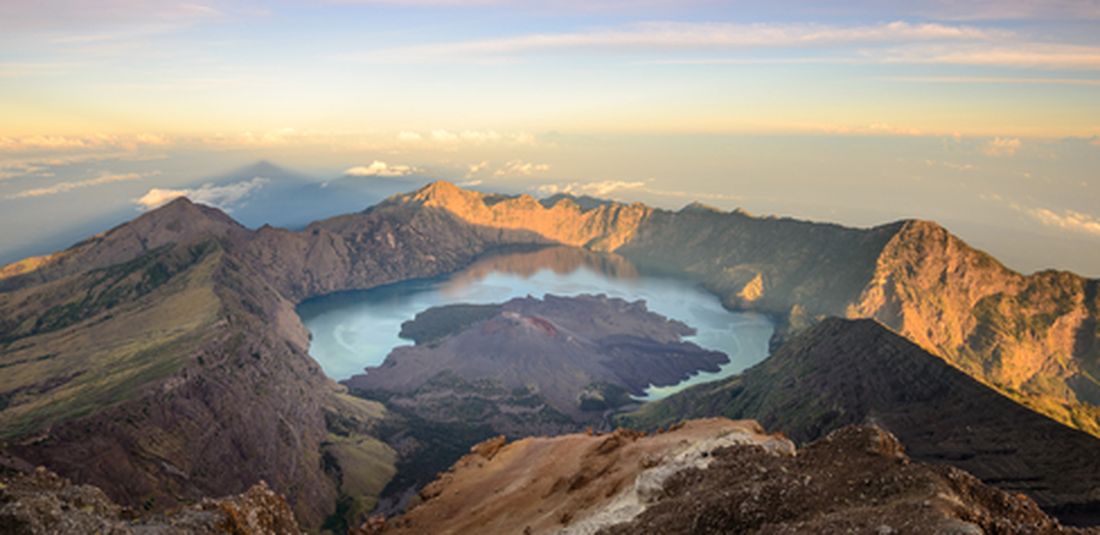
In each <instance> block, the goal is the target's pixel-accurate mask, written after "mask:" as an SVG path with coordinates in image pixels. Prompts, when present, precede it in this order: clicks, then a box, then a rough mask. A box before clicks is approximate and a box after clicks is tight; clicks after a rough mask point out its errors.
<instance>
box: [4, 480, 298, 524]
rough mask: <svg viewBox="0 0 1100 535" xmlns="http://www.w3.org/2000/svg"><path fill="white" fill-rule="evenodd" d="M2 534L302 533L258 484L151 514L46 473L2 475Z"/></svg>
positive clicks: (284, 508)
mask: <svg viewBox="0 0 1100 535" xmlns="http://www.w3.org/2000/svg"><path fill="white" fill-rule="evenodd" d="M0 532H3V533H10V534H12V535H52V534H55V533H65V534H73V535H76V534H92V533H98V534H103V535H128V534H132V533H156V534H163V535H175V534H178V535H184V534H188V535H204V534H210V535H216V534H226V533H240V534H249V535H297V534H298V533H301V530H300V529H299V527H298V523H297V521H295V519H294V513H293V512H291V510H290V506H288V505H287V503H286V500H285V499H283V497H282V496H279V495H278V494H276V493H274V492H272V491H271V489H269V488H268V486H267V484H266V483H264V482H262V481H261V482H259V483H257V484H256V485H254V486H252V487H251V488H249V489H248V490H247V491H245V492H244V493H242V494H240V495H237V496H230V497H226V498H220V499H209V498H207V499H203V500H201V501H200V502H198V503H196V504H193V505H189V506H187V507H183V508H179V509H175V510H172V511H170V512H169V513H168V514H162V515H150V514H147V513H141V512H139V511H135V510H133V509H128V508H124V507H120V506H119V505H117V504H115V503H114V502H112V501H111V500H110V498H108V497H107V495H106V494H104V493H103V491H102V490H100V489H98V488H96V487H93V486H90V485H73V484H72V483H71V482H69V481H68V480H66V479H63V478H61V477H59V476H58V475H57V474H54V473H52V472H49V471H47V470H45V469H42V468H40V469H38V470H35V471H33V472H29V473H18V472H13V473H6V474H2V475H0Z"/></svg>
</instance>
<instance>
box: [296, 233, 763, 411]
mask: <svg viewBox="0 0 1100 535" xmlns="http://www.w3.org/2000/svg"><path fill="white" fill-rule="evenodd" d="M598 293H603V294H607V295H609V296H612V297H619V298H622V299H627V300H630V301H635V300H638V299H643V300H645V302H646V304H647V305H648V307H649V309H650V310H652V311H654V312H657V313H658V314H661V315H664V316H667V317H669V318H673V319H677V320H680V321H682V322H684V323H687V324H688V325H690V326H692V327H694V328H695V329H696V330H697V331H698V332H697V334H696V335H695V336H692V337H690V338H688V339H689V340H690V341H693V342H695V343H696V344H699V345H700V346H702V347H705V348H708V349H714V350H718V351H722V352H723V353H725V354H727V355H728V356H729V357H730V362H729V363H728V364H726V365H724V366H723V367H722V369H721V371H719V372H717V373H700V374H697V375H695V376H694V377H692V378H690V379H688V380H687V381H684V382H682V383H680V384H678V385H675V386H670V387H663V388H650V389H649V391H647V395H646V399H656V398H660V397H664V396H667V395H669V394H671V393H673V392H676V391H679V390H682V389H683V388H686V387H687V386H690V385H693V384H698V383H701V382H706V381H713V380H715V379H720V378H723V377H727V376H730V375H733V374H735V373H738V372H740V371H741V370H743V369H745V368H747V367H749V366H751V365H753V364H756V363H757V362H759V361H761V360H763V359H764V357H766V356H767V354H768V339H769V338H770V337H771V334H772V328H773V326H772V323H771V322H770V321H769V320H768V318H767V317H765V316H763V315H760V314H755V313H747V312H731V311H728V310H726V309H725V308H723V307H722V305H721V304H720V303H719V301H718V299H717V298H716V297H714V296H713V295H711V294H709V293H707V292H706V291H704V290H703V289H701V288H699V287H698V286H697V285H695V284H694V283H691V282H688V281H685V280H681V279H675V278H669V277H656V276H649V275H645V274H641V273H639V272H638V270H637V269H635V268H634V266H633V265H632V264H630V262H628V261H627V260H625V259H624V258H622V257H619V256H615V255H605V254H596V253H591V252H588V251H583V250H580V249H574V248H570V247H551V248H545V249H539V250H536V251H525V252H514V253H508V254H499V255H494V256H491V257H488V258H485V259H482V260H480V261H478V262H475V263H474V264H472V265H470V266H469V267H467V268H466V269H464V270H462V271H459V272H457V273H454V274H451V275H446V276H443V277H438V278H434V279H427V280H416V281H408V282H402V283H397V284H392V285H388V286H383V287H379V288H375V289H371V290H366V291H357V292H343V293H338V294H333V295H330V296H325V297H320V298H317V299H311V300H309V301H307V302H305V303H302V305H301V306H299V307H298V313H299V314H300V315H301V317H302V321H303V322H304V323H305V325H306V326H307V327H308V328H309V330H310V332H311V333H313V342H312V344H311V345H310V354H311V355H312V356H313V358H314V359H316V360H317V362H319V363H320V364H321V367H322V368H324V370H325V373H327V374H328V375H329V376H330V377H333V378H335V379H338V380H340V379H346V378H348V377H350V376H352V375H353V374H357V373H362V372H363V369H364V368H366V367H370V366H378V365H380V364H382V361H383V360H385V358H386V355H387V354H388V353H389V352H390V350H392V349H393V348H394V347H396V346H399V345H403V344H408V343H410V342H408V341H407V340H402V339H401V338H399V337H398V336H397V334H398V333H399V332H400V331H401V323H403V322H405V321H407V320H410V319H412V318H413V316H415V315H416V313H418V312H421V311H423V310H424V309H427V308H430V307H434V306H438V305H445V304H453V303H500V302H504V301H507V300H509V299H512V298H514V297H524V296H528V295H532V296H536V297H542V296H543V295H545V294H554V295H562V296H569V295H578V294H598Z"/></svg>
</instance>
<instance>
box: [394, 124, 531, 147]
mask: <svg viewBox="0 0 1100 535" xmlns="http://www.w3.org/2000/svg"><path fill="white" fill-rule="evenodd" d="M397 141H398V142H399V143H422V142H430V143H435V144H437V145H441V146H444V147H453V146H457V145H459V144H463V143H464V144H469V145H488V144H494V143H496V144H506V145H525V146H533V145H535V144H536V140H535V136H534V135H533V134H530V133H527V132H498V131H496V130H462V131H452V130H447V129H442V128H440V129H435V130H432V131H429V132H426V133H421V132H414V131H409V130H405V131H402V132H400V133H398V134H397Z"/></svg>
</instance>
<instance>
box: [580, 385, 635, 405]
mask: <svg viewBox="0 0 1100 535" xmlns="http://www.w3.org/2000/svg"><path fill="white" fill-rule="evenodd" d="M632 401H633V400H632V399H631V398H630V393H629V392H627V391H626V389H625V388H623V387H621V386H619V385H613V384H610V383H603V382H600V383H592V384H590V385H588V386H587V387H585V389H584V391H582V392H581V394H580V397H579V399H578V403H579V405H580V409H581V410H582V411H605V410H608V409H614V408H617V407H621V406H623V405H626V404H628V403H631V402H632Z"/></svg>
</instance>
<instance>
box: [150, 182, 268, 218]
mask: <svg viewBox="0 0 1100 535" xmlns="http://www.w3.org/2000/svg"><path fill="white" fill-rule="evenodd" d="M268 182H270V181H269V180H268V179H267V178H264V177H259V176H258V177H254V178H252V179H251V180H242V181H240V182H234V183H232V184H226V185H222V186H215V185H213V184H203V185H202V186H199V187H197V188H189V189H164V188H153V189H150V190H149V191H148V192H146V193H145V195H142V196H141V197H139V198H137V199H134V204H136V205H138V208H139V209H141V210H151V209H153V208H156V207H158V206H161V205H163V204H165V203H167V202H168V201H171V200H173V199H176V198H179V197H187V198H188V199H191V200H192V201H194V202H197V203H200V204H206V205H210V206H214V207H217V208H220V209H222V210H227V211H228V210H229V209H230V208H232V207H233V205H235V204H237V203H239V202H241V201H242V200H243V199H244V198H245V197H248V196H249V195H251V194H252V193H253V192H254V191H256V190H258V189H260V188H262V187H264V186H265V185H266V184H267V183H268Z"/></svg>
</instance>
